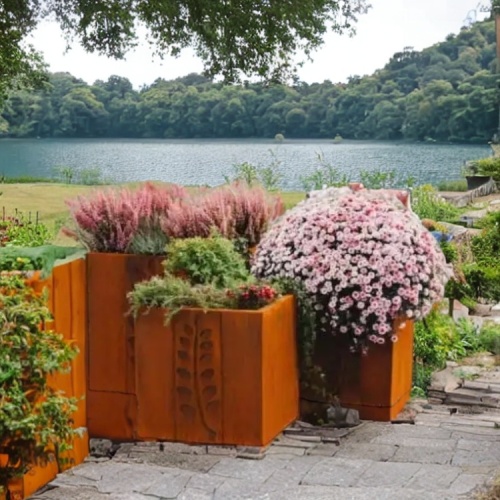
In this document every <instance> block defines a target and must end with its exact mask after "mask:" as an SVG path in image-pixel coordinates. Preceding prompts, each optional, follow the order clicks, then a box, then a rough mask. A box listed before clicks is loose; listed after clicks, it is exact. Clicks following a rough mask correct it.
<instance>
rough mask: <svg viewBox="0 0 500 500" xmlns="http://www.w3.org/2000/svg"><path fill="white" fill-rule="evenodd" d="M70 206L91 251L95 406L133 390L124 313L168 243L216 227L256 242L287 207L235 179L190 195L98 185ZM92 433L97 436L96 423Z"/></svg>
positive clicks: (74, 232)
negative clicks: (129, 297)
mask: <svg viewBox="0 0 500 500" xmlns="http://www.w3.org/2000/svg"><path fill="white" fill-rule="evenodd" d="M68 204H69V207H70V213H71V219H72V222H71V224H70V227H68V228H66V230H65V231H66V234H69V235H71V236H73V237H74V238H76V239H77V240H78V241H79V242H80V243H81V244H83V246H84V247H85V248H87V249H88V250H89V253H88V255H87V288H88V293H87V297H88V402H89V405H90V406H91V407H92V408H95V407H98V406H102V405H104V404H107V405H111V406H112V407H113V406H114V405H115V404H126V402H127V401H128V399H129V398H128V395H131V394H132V395H133V394H134V392H135V378H134V377H133V376H131V374H133V373H134V370H135V368H134V363H135V356H134V344H133V342H134V332H133V329H134V325H133V321H132V319H131V318H129V317H127V316H126V312H127V309H128V303H127V298H126V296H127V293H129V292H130V291H131V290H132V289H133V286H134V284H135V283H138V282H140V281H142V280H145V279H148V278H151V277H152V276H154V275H157V274H160V273H161V271H162V265H161V263H162V261H163V260H164V258H165V253H166V248H168V244H169V242H170V241H171V240H172V239H174V238H186V237H204V238H206V237H208V236H209V235H210V233H211V231H212V230H213V228H216V229H217V230H218V231H219V232H220V233H221V234H223V235H224V236H227V237H228V238H232V239H235V238H240V237H246V238H247V241H248V242H249V243H250V244H254V243H255V242H256V241H257V238H259V237H260V235H261V233H262V232H263V231H264V230H265V228H266V227H267V224H268V222H269V220H270V219H271V218H272V217H274V216H276V215H275V214H277V213H278V211H279V207H280V206H281V205H280V204H279V202H277V201H275V198H272V200H271V198H270V197H269V196H267V195H266V193H265V192H264V191H262V190H260V188H250V187H245V186H239V185H234V186H230V187H224V188H219V189H218V190H200V191H198V192H196V193H194V194H188V193H187V192H186V191H185V190H184V189H183V188H181V187H179V186H172V185H170V186H167V187H158V186H155V185H152V184H145V185H143V186H142V187H140V188H139V189H137V190H130V189H121V190H117V189H115V190H113V189H109V190H103V191H98V192H96V193H95V194H94V195H93V196H90V197H79V198H77V199H76V200H74V201H70V202H69V203H68ZM110 353H112V355H111V356H110ZM92 401H96V404H95V405H94V404H93V403H92ZM92 421H93V420H91V422H92ZM89 431H90V433H91V435H92V434H93V432H94V429H93V428H92V424H89Z"/></svg>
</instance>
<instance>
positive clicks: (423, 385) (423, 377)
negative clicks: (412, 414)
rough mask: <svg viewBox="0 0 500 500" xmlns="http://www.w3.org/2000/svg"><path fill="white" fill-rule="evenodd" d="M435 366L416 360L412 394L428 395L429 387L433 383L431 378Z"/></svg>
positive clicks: (418, 396) (416, 395) (413, 395)
mask: <svg viewBox="0 0 500 500" xmlns="http://www.w3.org/2000/svg"><path fill="white" fill-rule="evenodd" d="M433 371H434V368H433V367H431V366H427V365H424V364H422V363H421V362H415V363H414V364H413V387H412V390H411V396H412V397H417V398H425V397H427V389H428V388H429V387H430V385H431V378H432V373H433Z"/></svg>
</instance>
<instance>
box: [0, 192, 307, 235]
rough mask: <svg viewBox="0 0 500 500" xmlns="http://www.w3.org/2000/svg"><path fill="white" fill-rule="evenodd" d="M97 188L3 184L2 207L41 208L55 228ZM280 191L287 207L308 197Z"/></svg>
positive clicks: (8, 212)
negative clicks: (72, 204) (70, 203)
mask: <svg viewBox="0 0 500 500" xmlns="http://www.w3.org/2000/svg"><path fill="white" fill-rule="evenodd" d="M155 184H162V183H155ZM138 185H139V183H137V182H134V183H130V184H124V185H121V186H128V187H130V188H134V187H137V186H138ZM96 189H102V187H100V186H79V185H74V184H53V183H47V184H44V183H33V184H1V185H0V192H1V193H2V195H1V196H0V210H2V207H5V213H6V215H7V216H9V215H14V213H15V210H16V209H17V210H19V211H20V212H23V213H24V214H26V215H27V214H28V213H29V212H31V215H32V218H34V217H35V213H36V212H38V214H39V217H40V220H41V221H42V222H44V223H45V224H47V225H48V226H49V227H51V228H53V227H55V226H56V225H61V224H62V223H64V221H65V220H66V218H67V216H68V209H67V207H66V205H65V200H68V199H71V198H74V197H76V196H78V195H80V194H87V193H91V192H92V191H95V190H96ZM189 189H194V188H189ZM280 195H281V197H282V198H283V201H284V203H285V205H286V208H290V207H293V206H294V205H296V204H297V203H298V202H299V201H301V200H303V199H304V197H305V193H300V192H282V193H280ZM56 243H58V244H65V245H67V244H71V240H68V239H67V238H62V237H61V236H59V237H58V238H57V240H56Z"/></svg>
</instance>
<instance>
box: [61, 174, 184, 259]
mask: <svg viewBox="0 0 500 500" xmlns="http://www.w3.org/2000/svg"><path fill="white" fill-rule="evenodd" d="M183 197H185V192H184V189H183V188H181V187H179V186H175V185H174V186H167V187H158V186H155V185H153V184H150V183H146V184H144V185H143V186H141V187H140V188H138V189H137V190H130V189H107V190H100V191H97V192H95V193H94V194H93V195H92V196H79V197H78V198H76V199H75V200H70V201H68V202H67V205H68V207H69V209H70V216H71V220H72V226H73V227H72V228H64V231H65V233H66V234H67V235H69V236H72V237H74V238H75V239H77V240H78V241H80V242H81V243H82V244H83V245H84V246H85V247H86V248H88V249H89V250H91V251H94V252H117V253H127V252H128V251H129V248H130V246H131V244H132V242H133V241H134V238H136V237H137V236H138V235H139V234H144V233H148V232H150V231H153V230H155V229H157V228H158V227H159V226H160V225H161V221H162V220H163V219H164V218H168V215H169V211H170V210H171V208H172V206H173V205H174V204H175V203H178V201H179V200H180V199H182V198H183Z"/></svg>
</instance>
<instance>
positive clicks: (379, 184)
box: [359, 170, 415, 189]
mask: <svg viewBox="0 0 500 500" xmlns="http://www.w3.org/2000/svg"><path fill="white" fill-rule="evenodd" d="M359 176H360V177H359V180H360V182H361V184H363V186H364V187H365V188H366V189H393V188H396V187H405V188H409V187H412V186H413V185H414V184H415V179H414V178H413V177H408V178H406V179H402V178H400V176H398V174H397V172H396V171H395V170H389V171H381V170H372V171H369V170H361V171H360V174H359Z"/></svg>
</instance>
